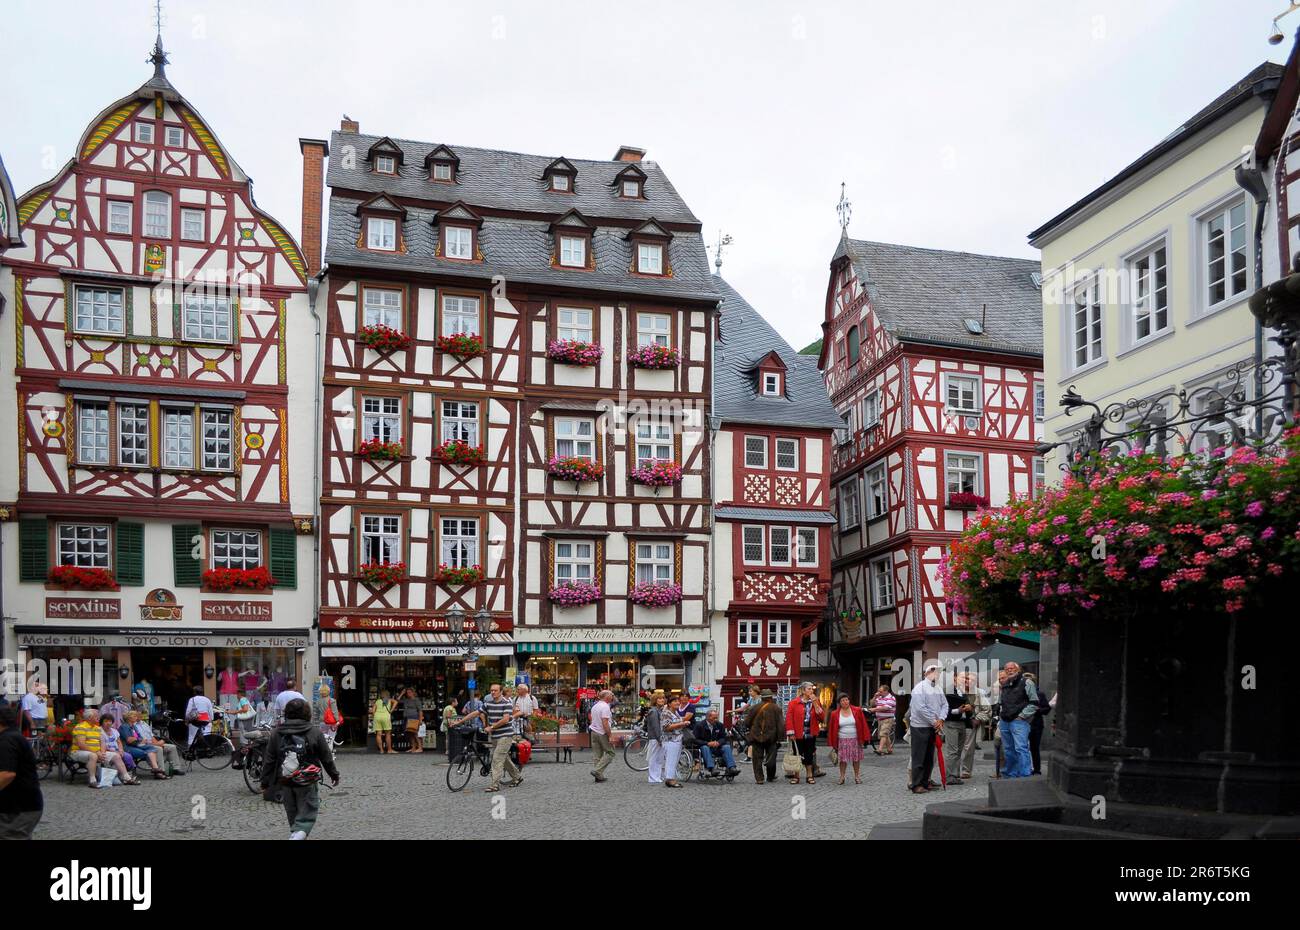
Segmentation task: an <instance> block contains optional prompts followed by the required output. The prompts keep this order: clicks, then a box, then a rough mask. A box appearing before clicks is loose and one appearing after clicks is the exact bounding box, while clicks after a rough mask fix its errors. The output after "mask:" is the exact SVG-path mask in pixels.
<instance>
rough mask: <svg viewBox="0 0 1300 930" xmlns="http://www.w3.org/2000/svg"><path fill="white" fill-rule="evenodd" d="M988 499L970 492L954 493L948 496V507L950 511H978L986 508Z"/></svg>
mask: <svg viewBox="0 0 1300 930" xmlns="http://www.w3.org/2000/svg"><path fill="white" fill-rule="evenodd" d="M988 505H989V499H988V497H987V496H985V495H983V494H972V493H971V492H970V491H955V492H954V493H952V494H949V495H948V506H949V508H951V509H952V510H978V509H979V508H980V507H987V506H988Z"/></svg>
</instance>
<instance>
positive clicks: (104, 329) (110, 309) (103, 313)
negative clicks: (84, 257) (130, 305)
mask: <svg viewBox="0 0 1300 930" xmlns="http://www.w3.org/2000/svg"><path fill="white" fill-rule="evenodd" d="M73 322H74V324H75V327H76V330H77V332H79V333H106V334H108V335H116V336H121V335H125V333H126V330H125V328H124V327H125V326H126V310H125V297H124V294H123V292H122V289H121V288H120V287H87V286H85V285H80V284H79V285H77V309H76V314H75V317H74V320H73Z"/></svg>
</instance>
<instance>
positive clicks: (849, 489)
mask: <svg viewBox="0 0 1300 930" xmlns="http://www.w3.org/2000/svg"><path fill="white" fill-rule="evenodd" d="M836 493H837V495H838V497H839V502H840V527H841V528H842V529H846V530H847V529H851V528H853V527H855V526H857V525H858V524H859V523H861V522H862V511H861V509H860V507H859V505H858V479H857V478H856V477H853V478H850V479H849V480H848V481H846V482H844V483H843V484H841V485H840V486H839V488H838V489H837V491H836Z"/></svg>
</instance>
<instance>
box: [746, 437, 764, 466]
mask: <svg viewBox="0 0 1300 930" xmlns="http://www.w3.org/2000/svg"><path fill="white" fill-rule="evenodd" d="M745 467H746V468H767V437H766V436H746V437H745Z"/></svg>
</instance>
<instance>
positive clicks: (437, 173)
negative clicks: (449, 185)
mask: <svg viewBox="0 0 1300 930" xmlns="http://www.w3.org/2000/svg"><path fill="white" fill-rule="evenodd" d="M433 179H434V180H435V181H450V180H451V165H450V164H449V163H447V162H445V161H440V162H434V163H433Z"/></svg>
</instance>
